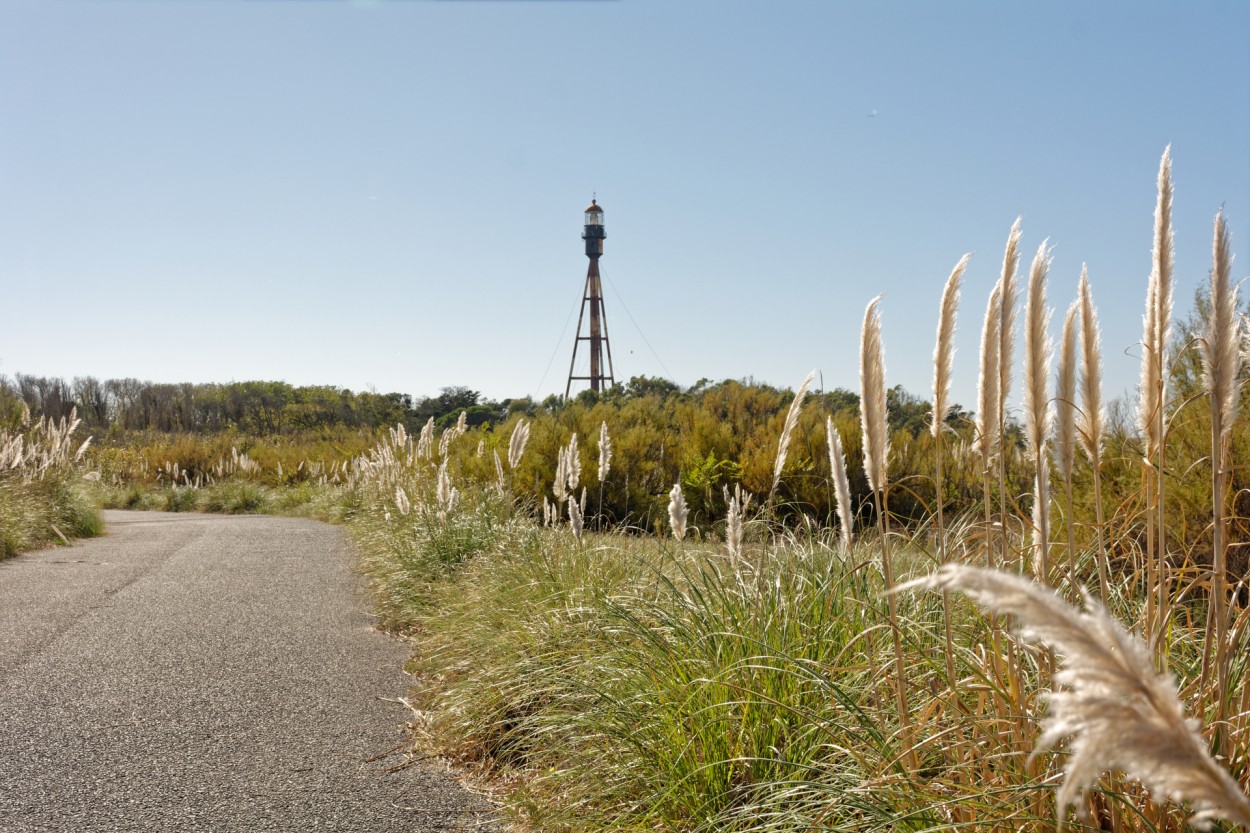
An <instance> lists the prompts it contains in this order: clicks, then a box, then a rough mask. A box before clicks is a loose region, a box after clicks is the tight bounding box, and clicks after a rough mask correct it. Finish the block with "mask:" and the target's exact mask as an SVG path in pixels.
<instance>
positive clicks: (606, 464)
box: [599, 422, 612, 483]
mask: <svg viewBox="0 0 1250 833" xmlns="http://www.w3.org/2000/svg"><path fill="white" fill-rule="evenodd" d="M611 470H612V438H611V437H609V436H608V423H607V422H600V423H599V482H600V483H602V482H603V481H604V480H607V479H608V472H609V471H611Z"/></svg>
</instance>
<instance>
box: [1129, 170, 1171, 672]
mask: <svg viewBox="0 0 1250 833" xmlns="http://www.w3.org/2000/svg"><path fill="white" fill-rule="evenodd" d="M1157 185H1158V198H1157V200H1156V203H1155V215H1154V249H1153V253H1152V258H1151V270H1150V280H1149V282H1148V284H1147V286H1146V312H1145V315H1144V316H1143V318H1142V360H1141V387H1140V390H1139V392H1138V393H1139V399H1138V407H1137V423H1138V427H1139V428H1140V429H1141V432H1142V438H1143V440H1144V443H1145V454H1144V455H1143V458H1144V461H1145V462H1144V469H1143V478H1142V479H1143V481H1144V485H1145V489H1146V493H1147V501H1146V574H1147V588H1146V632H1147V633H1149V634H1150V635H1151V641H1152V643H1153V642H1154V641H1155V640H1157V639H1158V636H1159V634H1160V633H1161V632H1162V631H1163V629H1164V619H1165V612H1166V611H1167V609H1168V602H1167V596H1168V590H1167V581H1166V576H1165V572H1164V564H1165V562H1166V557H1167V556H1166V553H1167V542H1166V531H1165V528H1164V482H1163V464H1164V456H1165V448H1164V443H1165V434H1164V404H1165V402H1166V400H1167V343H1168V338H1169V335H1170V333H1171V321H1172V264H1173V260H1174V256H1173V242H1172V148H1171V145H1169V146H1168V147H1167V148H1165V149H1164V151H1163V158H1162V159H1160V160H1159V177H1158V183H1157ZM1163 655H1164V652H1163V651H1160V652H1159V656H1160V659H1161V660H1163V658H1164V657H1163Z"/></svg>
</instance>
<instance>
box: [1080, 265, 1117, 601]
mask: <svg viewBox="0 0 1250 833" xmlns="http://www.w3.org/2000/svg"><path fill="white" fill-rule="evenodd" d="M1077 295H1078V299H1079V300H1080V302H1081V374H1080V387H1081V407H1080V410H1079V411H1078V413H1077V436H1078V437H1079V438H1080V441H1081V447H1082V448H1083V449H1084V451H1085V456H1086V457H1088V458H1089V464H1090V468H1091V469H1092V473H1093V477H1094V528H1095V533H1096V534H1097V538H1098V550H1097V553H1096V555H1097V559H1098V597H1099V598H1100V599H1102V600H1103V601H1104V602H1105V601H1106V599H1107V590H1108V582H1109V581H1110V576H1109V573H1110V568H1109V566H1108V564H1107V546H1106V529H1105V526H1106V525H1105V523H1104V520H1103V510H1102V444H1103V410H1102V334H1101V332H1100V331H1099V328H1098V310H1097V308H1096V307H1095V306H1094V297H1093V293H1092V292H1091V291H1090V288H1089V275H1088V273H1087V272H1086V269H1085V264H1081V281H1080V285H1079V287H1078V290H1077Z"/></svg>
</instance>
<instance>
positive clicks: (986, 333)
mask: <svg viewBox="0 0 1250 833" xmlns="http://www.w3.org/2000/svg"><path fill="white" fill-rule="evenodd" d="M1002 314H1003V308H1002V285H1001V283H999V284H995V285H994V291H993V292H991V293H990V299H989V302H988V303H987V304H986V306H985V323H984V324H983V325H982V326H981V369H980V376H979V378H978V382H977V419H976V424H977V450H978V451H979V452H980V453H981V457H982V459H983V460H986V461H988V460H989V458H990V456H991V455H992V454H993V453H994V449H995V447H996V446H997V445H998V407H999V406H998V399H999V396H998V348H999V336H998V330H999V327H1000V326H1001V321H1002Z"/></svg>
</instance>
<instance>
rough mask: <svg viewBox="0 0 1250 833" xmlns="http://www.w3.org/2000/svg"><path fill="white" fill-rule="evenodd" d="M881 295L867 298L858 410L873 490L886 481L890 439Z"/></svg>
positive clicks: (866, 462)
mask: <svg viewBox="0 0 1250 833" xmlns="http://www.w3.org/2000/svg"><path fill="white" fill-rule="evenodd" d="M880 301H881V296H880V295H878V296H877V297H876V298H873V299H872V300H871V301H869V302H868V308H867V309H865V310H864V324H863V330H862V332H861V335H860V344H859V388H860V399H859V414H860V422H861V424H862V426H863V434H864V473H865V474H866V475H868V488H870V489H872V490H873V491H874V492H875V491H879V490H882V489H884V488H885V485H886V455H888V454H889V451H890V440H889V433H888V427H887V425H888V424H887V421H886V406H885V350H884V348H883V347H882V344H881V313H880V312H879V311H878V310H877V304H878V303H880Z"/></svg>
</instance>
